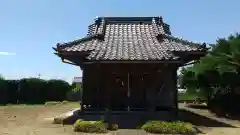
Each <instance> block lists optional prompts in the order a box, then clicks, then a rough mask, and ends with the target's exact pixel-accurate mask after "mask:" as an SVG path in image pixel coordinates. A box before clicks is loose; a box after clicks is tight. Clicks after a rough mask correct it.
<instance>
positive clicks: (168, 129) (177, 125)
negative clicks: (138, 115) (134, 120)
mask: <svg viewBox="0 0 240 135" xmlns="http://www.w3.org/2000/svg"><path fill="white" fill-rule="evenodd" d="M142 129H144V130H145V131H146V132H149V133H158V134H194V133H195V131H194V128H193V126H192V125H191V124H190V123H184V122H180V121H178V122H164V121H149V122H147V123H146V124H144V125H143V126H142Z"/></svg>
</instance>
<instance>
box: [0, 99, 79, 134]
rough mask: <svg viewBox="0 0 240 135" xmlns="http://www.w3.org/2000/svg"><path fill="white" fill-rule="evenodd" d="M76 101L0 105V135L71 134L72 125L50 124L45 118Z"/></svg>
mask: <svg viewBox="0 0 240 135" xmlns="http://www.w3.org/2000/svg"><path fill="white" fill-rule="evenodd" d="M78 107H79V104H78V103H67V104H64V105H61V104H59V105H47V106H45V105H13V106H0V135H72V134H75V133H74V132H73V131H72V126H61V125H55V124H51V121H47V120H46V119H45V118H51V117H54V116H58V115H60V114H62V113H64V112H67V111H70V110H71V109H74V108H78Z"/></svg>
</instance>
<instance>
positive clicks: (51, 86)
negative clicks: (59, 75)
mask: <svg viewBox="0 0 240 135" xmlns="http://www.w3.org/2000/svg"><path fill="white" fill-rule="evenodd" d="M69 91H71V86H70V85H69V84H68V82H66V81H63V80H54V79H52V80H43V79H39V78H23V79H21V80H4V79H0V104H9V103H11V104H44V103H45V102H46V101H63V100H66V99H67V92H69Z"/></svg>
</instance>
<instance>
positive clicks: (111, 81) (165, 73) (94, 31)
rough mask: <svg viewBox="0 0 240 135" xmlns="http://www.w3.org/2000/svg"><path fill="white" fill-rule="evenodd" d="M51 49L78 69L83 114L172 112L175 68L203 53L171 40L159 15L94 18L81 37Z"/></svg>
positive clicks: (197, 45)
mask: <svg viewBox="0 0 240 135" xmlns="http://www.w3.org/2000/svg"><path fill="white" fill-rule="evenodd" d="M53 49H54V50H55V51H56V52H55V54H56V55H58V56H59V57H60V58H61V60H62V61H63V62H64V63H68V64H72V65H76V66H80V68H81V69H82V77H83V78H82V79H83V80H82V83H83V93H82V101H81V104H82V105H81V109H82V110H83V111H87V110H92V111H99V110H111V111H134V110H135V111H137V110H141V111H144V110H153V111H158V110H159V111H161V110H174V109H178V101H177V94H178V91H177V69H178V67H180V66H183V65H184V64H186V63H188V62H190V61H193V60H197V59H199V58H200V57H201V56H204V55H205V54H206V52H207V48H206V44H205V43H203V44H200V43H193V42H190V41H187V40H183V39H180V38H177V37H174V36H172V34H171V31H170V26H169V25H168V24H166V23H164V21H163V19H162V17H98V18H96V19H95V20H94V22H93V24H91V25H89V26H88V33H87V35H86V36H85V37H83V38H81V39H77V40H74V41H71V42H67V43H61V44H59V43H58V44H57V47H56V48H53Z"/></svg>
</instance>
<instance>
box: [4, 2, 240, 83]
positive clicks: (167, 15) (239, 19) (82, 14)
mask: <svg viewBox="0 0 240 135" xmlns="http://www.w3.org/2000/svg"><path fill="white" fill-rule="evenodd" d="M239 5H240V1H238V0H198V1H197V0H194V1H193V0H165V1H163V0H21V1H20V0H1V1H0V61H1V64H0V74H2V75H3V76H5V77H6V78H9V79H17V78H22V77H37V75H38V74H40V75H41V77H42V78H45V79H49V78H61V79H65V80H67V81H71V80H72V78H73V77H74V76H81V70H80V68H79V67H76V66H73V65H68V64H64V63H62V62H61V60H60V59H59V58H58V57H57V56H55V55H54V54H53V50H52V47H54V46H55V45H56V43H58V42H67V41H71V40H74V39H77V38H81V37H83V36H84V35H86V33H87V26H88V24H90V23H92V22H93V19H94V18H95V17H96V16H163V19H164V21H165V22H166V23H168V24H170V28H171V31H172V34H173V35H174V36H179V37H183V38H184V39H187V40H192V41H199V42H207V43H215V40H216V39H217V38H218V37H225V36H228V35H229V34H231V33H235V32H239V31H240V16H239V13H238V8H239V7H238V6H239Z"/></svg>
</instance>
